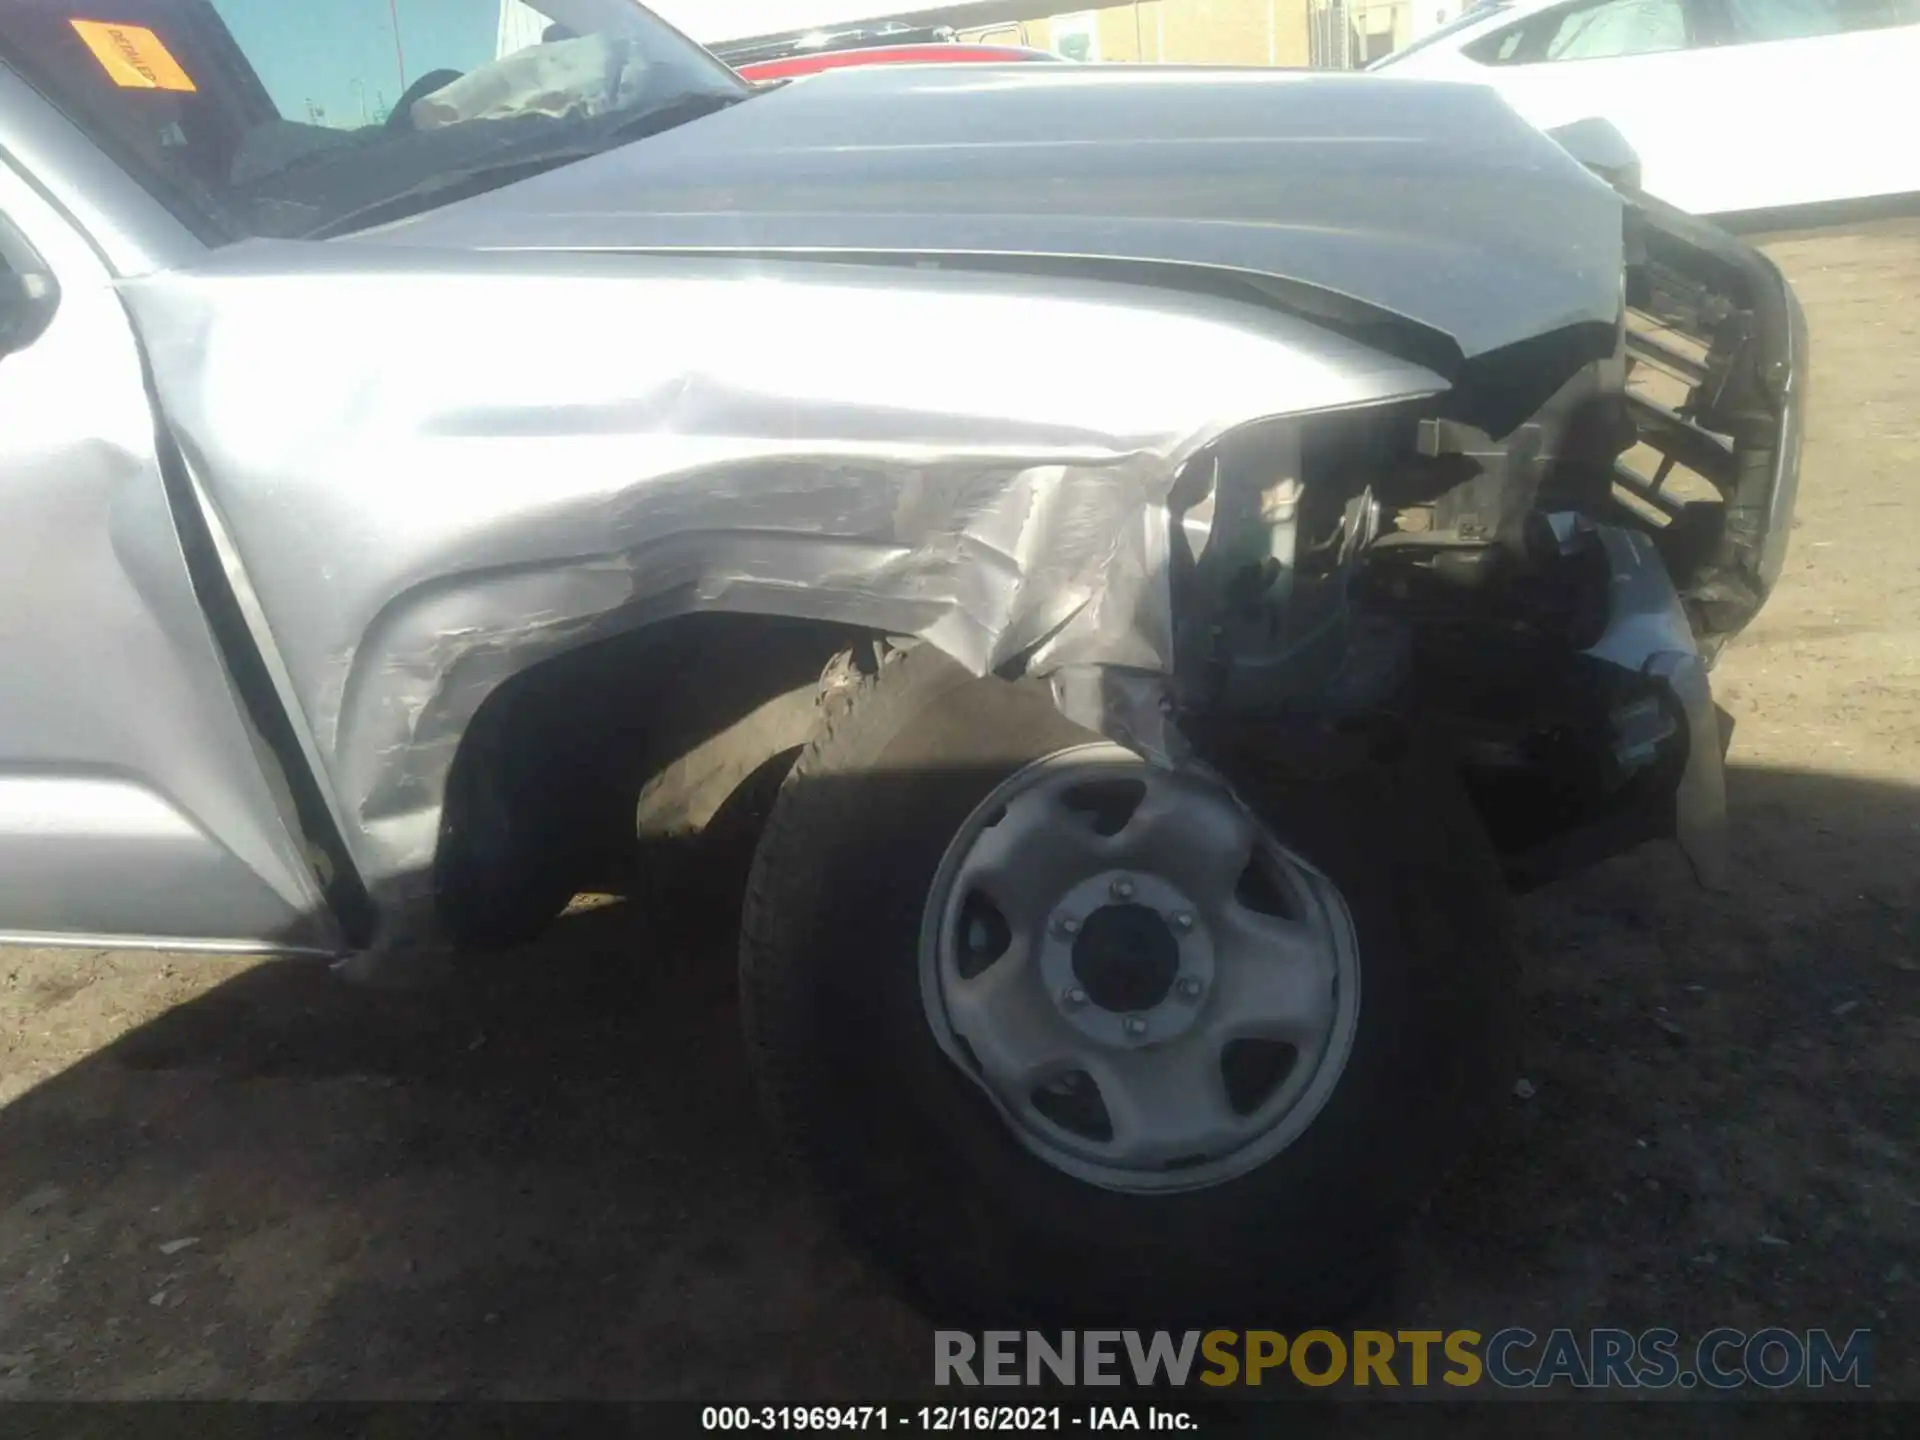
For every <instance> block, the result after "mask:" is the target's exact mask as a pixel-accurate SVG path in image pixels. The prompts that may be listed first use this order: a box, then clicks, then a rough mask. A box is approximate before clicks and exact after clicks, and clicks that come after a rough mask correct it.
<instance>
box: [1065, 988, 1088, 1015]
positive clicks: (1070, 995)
mask: <svg viewBox="0 0 1920 1440" xmlns="http://www.w3.org/2000/svg"><path fill="white" fill-rule="evenodd" d="M1060 999H1061V1001H1062V1002H1063V1003H1064V1004H1065V1005H1066V1006H1067V1008H1068V1009H1070V1010H1078V1009H1079V1008H1080V1007H1081V1006H1082V1005H1084V1004H1086V1003H1087V992H1086V991H1084V990H1082V989H1081V988H1080V987H1079V986H1078V985H1071V986H1069V987H1068V988H1067V989H1065V990H1063V991H1061V992H1060Z"/></svg>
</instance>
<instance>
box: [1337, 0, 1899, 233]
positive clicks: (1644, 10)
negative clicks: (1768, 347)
mask: <svg viewBox="0 0 1920 1440" xmlns="http://www.w3.org/2000/svg"><path fill="white" fill-rule="evenodd" d="M1368 68H1369V69H1372V70H1375V71H1378V72H1380V73H1382V74H1387V75H1395V76H1407V77H1409V78H1421V79H1448V80H1470V81H1474V82H1477V83H1480V84H1485V85H1491V86H1492V87H1494V88H1495V89H1496V90H1498V91H1499V92H1500V93H1501V94H1502V95H1504V96H1505V97H1506V98H1507V100H1508V102H1509V103H1510V104H1512V106H1513V107H1514V108H1515V109H1516V110H1518V111H1519V112H1520V113H1521V114H1522V115H1524V116H1526V118H1527V119H1529V120H1531V121H1533V122H1534V124H1536V125H1538V126H1540V127H1541V128H1543V129H1548V128H1552V127H1553V126H1557V125H1564V124H1567V123H1569V122H1571V121H1575V120H1580V119H1584V118H1586V117H1588V116H1600V117H1603V118H1605V119H1607V120H1609V121H1611V122H1612V123H1613V124H1614V125H1615V126H1616V127H1617V128H1618V129H1619V130H1620V132H1621V133H1622V134H1623V135H1625V136H1626V138H1627V139H1628V140H1629V141H1630V142H1631V143H1632V144H1633V146H1634V148H1635V150H1637V151H1638V152H1639V155H1640V159H1641V165H1642V181H1643V184H1644V186H1645V188H1646V190H1647V192H1648V193H1649V194H1652V195H1655V196H1658V197H1659V198H1660V199H1663V200H1665V201H1667V202H1668V203H1669V204H1673V205H1677V206H1679V207H1680V208H1681V209H1683V210H1690V211H1692V212H1694V213H1695V214H1701V215H1723V214H1727V213H1729V212H1737V211H1746V210H1761V209H1766V210H1773V209H1780V208H1785V207H1790V206H1800V205H1810V204H1821V203H1824V202H1833V201H1846V200H1860V199H1867V198H1878V197H1883V196H1894V195H1906V194H1910V193H1913V192H1920V146H1916V144H1915V136H1916V133H1920V0H1515V3H1503V0H1490V3H1485V4H1482V5H1480V6H1477V7H1476V8H1474V9H1473V10H1470V11H1468V12H1467V13H1466V14H1465V15H1463V16H1461V17H1460V18H1459V19H1458V20H1456V21H1454V22H1453V23H1452V24H1450V25H1447V26H1444V27H1442V28H1441V29H1440V30H1437V31H1435V32H1433V33H1432V34H1430V35H1428V36H1426V37H1425V38H1423V39H1422V40H1420V41H1418V42H1416V43H1415V44H1413V45H1411V46H1409V47H1408V48H1406V49H1405V50H1402V51H1400V52H1398V53H1397V54H1394V55H1390V56H1387V57H1386V58H1385V59H1383V60H1380V61H1378V62H1376V63H1375V64H1374V65H1372V66H1370V67H1368Z"/></svg>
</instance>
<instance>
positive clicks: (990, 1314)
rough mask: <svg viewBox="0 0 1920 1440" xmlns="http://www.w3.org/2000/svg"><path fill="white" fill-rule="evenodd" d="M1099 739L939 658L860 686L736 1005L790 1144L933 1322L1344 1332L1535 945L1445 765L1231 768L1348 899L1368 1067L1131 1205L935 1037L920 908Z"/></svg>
mask: <svg viewBox="0 0 1920 1440" xmlns="http://www.w3.org/2000/svg"><path fill="white" fill-rule="evenodd" d="M1090 738H1097V737H1091V736H1089V735H1088V734H1087V733H1086V732H1085V731H1082V730H1080V729H1078V728H1077V727H1075V726H1073V725H1071V724H1070V723H1068V722H1067V721H1066V720H1065V719H1064V718H1063V717H1062V716H1061V715H1060V714H1059V713H1058V712H1057V711H1056V710H1055V709H1054V707H1053V705H1052V704H1051V703H1050V701H1049V699H1048V697H1047V694H1046V692H1045V690H1044V689H1042V688H1040V687H1038V686H1030V685H1023V684H1009V683H1007V682H1003V681H999V680H991V679H989V680H980V679H975V678H973V677H971V676H969V675H967V674H966V673H965V672H964V671H962V670H961V669H959V668H958V667H957V666H955V665H954V664H953V663H952V662H951V661H949V660H947V659H946V658H945V657H943V656H941V655H940V654H938V653H937V652H934V651H932V650H931V649H929V648H926V647H922V648H920V649H916V650H913V651H910V652H908V653H907V654H905V655H904V656H901V657H899V658H898V659H897V660H895V661H894V662H893V663H891V664H889V665H888V666H887V667H886V668H885V669H883V670H882V671H881V673H880V674H879V675H878V676H875V677H873V678H871V679H869V680H867V681H866V682H865V683H864V684H863V685H862V686H861V687H860V688H859V689H858V690H857V691H855V692H853V694H852V696H851V697H850V700H849V703H848V704H847V705H845V706H844V707H843V708H842V709H841V711H840V713H839V714H838V715H837V716H836V717H835V718H834V719H833V720H832V721H831V722H830V723H829V724H828V726H827V727H826V728H825V729H824V730H823V733H821V734H820V735H819V737H818V738H817V739H816V740H815V742H814V743H813V744H812V745H811V746H810V747H809V748H808V750H807V751H806V752H805V753H804V754H803V756H802V757H801V760H800V762H799V764H798V765H797V766H796V767H795V768H794V770H793V772H792V773H791V774H790V775H789V777H788V779H787V781H786V784H785V786H784V788H783V789H782V791H781V794H780V796H779V799H778V800H777V802H776V803H775V805H774V808H773V813H772V815H771V817H770V819H769V822H768V825H767V828H766V831H765V833H764V835H763V836H762V838H761V841H760V845H759V848H758V851H757V853H756V856H755V859H754V864H753V869H752V872H751V876H750V878H749V882H748V891H747V902H746V906H745V912H744V925H743V938H742V946H741V1007H742V1018H743V1023H744V1026H745V1030H746V1035H747V1041H748V1051H749V1058H750V1063H751V1065H752V1068H753V1070H754V1072H755V1078H756V1082H757V1084H758V1086H759V1089H760V1091H761V1095H762V1098H763V1100H764V1102H765V1104H766V1106H767V1108H768V1110H769V1111H770V1113H771V1115H772V1117H773V1120H774V1123H775V1125H776V1128H777V1129H778V1131H779V1132H780V1134H781V1135H782V1137H783V1138H784V1139H785V1140H786V1141H787V1142H788V1143H789V1144H790V1146H791V1148H792V1149H793V1150H794V1151H795V1152H796V1153H797V1155H798V1157H799V1158H800V1160H801V1161H802V1162H803V1164H804V1165H805V1167H806V1168H807V1169H808V1170H809V1171H811V1172H812V1174H813V1176H814V1177H815V1178H816V1179H817V1181H818V1183H819V1184H820V1185H821V1186H822V1187H823V1188H824V1190H825V1192H826V1194H827V1195H828V1197H829V1198H830V1200H831V1202H832V1203H833V1205H834V1207H835V1209H836V1210H837V1212H838V1214H839V1216H840V1218H841V1220H842V1221H843V1222H844V1225H845V1228H846V1230H847V1231H848V1233H849V1234H850V1235H851V1236H852V1237H853V1238H854V1239H855V1240H856V1241H857V1242H858V1243H859V1244H861V1245H862V1246H864V1247H865V1248H866V1249H867V1250H868V1251H869V1252H870V1253H871V1254H872V1255H873V1256H874V1257H876V1258H877V1259H878V1260H879V1261H880V1262H881V1263H882V1264H883V1265H884V1266H885V1267H886V1268H888V1269H889V1270H890V1271H892V1272H893V1273H894V1274H896V1275H897V1276H898V1277H899V1278H900V1279H901V1280H903V1281H904V1282H905V1283H906V1284H907V1286H908V1287H909V1289H910V1291H911V1292H913V1293H914V1294H915V1295H916V1297H917V1298H918V1299H919V1300H920V1301H921V1302H922V1303H923V1304H924V1305H926V1306H927V1307H928V1308H929V1309H931V1310H932V1311H933V1312H934V1313H935V1314H936V1315H937V1316H940V1317H942V1318H947V1319H951V1320H955V1321H961V1322H966V1323H982V1324H985V1323H999V1324H1005V1323H1008V1321H1009V1320H1010V1319H1011V1318H1012V1317H1014V1316H1021V1317H1026V1318H1033V1319H1049V1320H1057V1321H1060V1322H1062V1323H1066V1322H1081V1323H1086V1322H1093V1321H1120V1320H1134V1321H1138V1322H1140V1323H1150V1324H1152V1325H1155V1326H1158V1325H1165V1324H1170V1323H1175V1322H1176V1321H1187V1320H1192V1321H1198V1322H1203V1323H1213V1324H1234V1323H1236V1322H1240V1321H1249V1320H1255V1319H1258V1320H1260V1321H1261V1322H1263V1323H1271V1322H1272V1321H1273V1320H1274V1319H1275V1318H1276V1317H1280V1316H1287V1317H1297V1318H1303V1319H1308V1320H1312V1321H1315V1322H1318V1323H1326V1321H1327V1320H1328V1318H1329V1317H1330V1316H1332V1315H1335V1314H1337V1313H1339V1312H1340V1311H1342V1310H1345V1309H1348V1308H1350V1307H1351V1306H1352V1305H1353V1304H1354V1303H1356V1302H1357V1301H1358V1300H1359V1299H1360V1298H1362V1297H1363V1295H1364V1294H1365V1292H1366V1291H1367V1290H1368V1289H1369V1288H1370V1287H1371V1285H1372V1284H1373V1282H1374V1281H1375V1280H1376V1279H1377V1278H1378V1277H1379V1275H1380V1274H1381V1272H1382V1269H1383V1266H1384V1265H1385V1264H1386V1262H1387V1261H1388V1259H1389V1258H1390V1256H1391V1253H1392V1250H1393V1242H1394V1241H1395V1239H1396V1237H1397V1235H1398V1233H1399V1231H1400V1230H1401V1229H1402V1227H1403V1225H1404V1223H1405V1221H1406V1220H1407V1219H1408V1218H1409V1216H1410V1214H1411V1211H1412V1209H1413V1208H1414V1206H1415V1205H1417V1203H1418V1202H1419V1200H1420V1199H1421V1198H1422V1197H1423V1195H1424V1194H1425V1192H1426V1191H1427V1190H1428V1188H1429V1187H1430V1185H1431V1183H1432V1181H1433V1180H1435V1179H1436V1178H1437V1177H1438V1175H1439V1173H1440V1172H1441V1170H1442V1168H1443V1167H1444V1165H1445V1164H1446V1162H1448V1161H1450V1160H1452V1159H1454V1158H1457V1157H1458V1156H1459V1155H1460V1154H1461V1153H1462V1151H1463V1150H1464V1148H1465V1141H1466V1140H1467V1138H1468V1137H1469V1136H1470V1135H1471V1134H1472V1133H1473V1131H1474V1129H1475V1122H1477V1121H1479V1120H1481V1119H1483V1118H1485V1117H1486V1116H1487V1114H1488V1113H1489V1112H1490V1111H1492V1110H1493V1108H1494V1107H1495V1106H1497V1105H1498V1104H1499V1103H1500V1101H1501V1099H1502V1097H1503V1096H1504V1094H1505V1093H1506V1087H1508V1086H1509V1085H1511V1083H1512V1077H1513V1074H1514V1070H1513V1056H1514V1050H1513V1034H1514V1024H1513V1020H1514V1011H1515V1003H1514V1002H1515V990H1516V983H1515V981H1516V967H1515V960H1514V956H1515V951H1514V947H1513V944H1512V941H1511V939H1510V934H1509V927H1508V924H1507V907H1506V895H1505V891H1504V889H1503V888H1502V885H1501V882H1500V872H1499V866H1498V863H1497V861H1496V860H1495V858H1494V856H1493V854H1492V852H1491V849H1490V847H1489V845H1488V843H1487V842H1486V840H1485V838H1484V836H1483V835H1482V834H1481V831H1480V828H1479V825H1478V822H1477V820H1476V818H1475V816H1474V815H1473V813H1472V811H1471V810H1470V808H1469V807H1468V805H1467V803H1466V801H1465V799H1464V797H1463V796H1462V794H1461V793H1460V791H1459V789H1458V787H1457V785H1456V784H1455V783H1454V782H1453V781H1452V779H1451V777H1450V776H1449V775H1448V774H1446V773H1445V770H1444V768H1443V767H1439V766H1436V765H1434V764H1432V763H1430V762H1429V761H1428V760H1426V759H1424V758H1423V757H1422V756H1421V754H1420V752H1419V751H1418V749H1417V748H1415V747H1411V746H1403V747H1401V749H1400V753H1399V754H1397V755H1394V756H1390V757H1381V756H1378V755H1368V756H1365V757H1363V758H1361V759H1359V760H1357V761H1350V762H1339V763H1335V762H1332V761H1330V760H1329V759H1328V757H1327V756H1325V755H1317V756H1313V757H1310V758H1309V760H1308V763H1305V764H1294V765H1289V764H1283V763H1277V762H1275V761H1274V760H1272V759H1271V758H1270V756H1271V753H1272V752H1273V751H1275V750H1276V749H1277V748H1279V747H1276V746H1274V745H1273V744H1271V743H1267V744H1265V745H1264V746H1262V747H1260V748H1259V749H1257V750H1255V751H1253V752H1251V753H1247V754H1238V755H1235V754H1232V753H1229V752H1222V753H1221V754H1220V755H1219V756H1218V757H1217V758H1218V759H1219V760H1220V761H1221V762H1222V763H1224V764H1225V765H1230V766H1231V767H1232V768H1231V769H1229V770H1228V771H1227V773H1229V774H1231V775H1233V777H1234V779H1235V783H1236V785H1238V786H1239V787H1240V789H1241V793H1242V795H1243V797H1244V798H1246V799H1247V800H1248V801H1249V803H1251V804H1253V805H1254V806H1255V808H1256V809H1258V810H1259V811H1260V812H1261V813H1262V814H1263V816H1264V817H1265V819H1266V820H1267V823H1268V824H1269V826H1270V827H1271V828H1272V830H1273V831H1274V833H1275V835H1276V836H1277V837H1278V838H1279V839H1281V840H1282V841H1283V843H1285V844H1287V845H1288V846H1289V847H1290V848H1292V849H1293V850H1295V851H1296V852H1297V853H1299V854H1300V855H1302V856H1304V857H1305V858H1306V859H1308V860H1310V861H1311V862H1312V863H1313V864H1314V865H1316V866H1317V867H1319V868H1320V869H1321V870H1322V871H1323V872H1324V873H1325V874H1327V875H1328V876H1329V877H1330V878H1331V879H1332V880H1333V881H1334V882H1335V883H1336V884H1337V885H1338V886H1339V887H1340V889H1341V891H1342V894H1343V895H1344V897H1345V899H1346V901H1347V904H1348V907H1349V909H1350V911H1351V912H1352V915H1353V919H1354V924H1355V931H1356V934H1357V937H1358V940H1359V953H1360V966H1361V997H1362V998H1361V1003H1360V1017H1359V1022H1358V1028H1357V1031H1356V1033H1355V1037H1354V1046H1353V1050H1352V1052H1351V1056H1350V1058H1349V1061H1348V1063H1347V1066H1346V1069H1345V1071H1344V1073H1343V1075H1342V1076H1341V1079H1340V1081H1339V1084H1338V1086H1337V1087H1336V1089H1335V1090H1334V1092H1333V1094H1332V1095H1331V1097H1330V1098H1329V1099H1328V1101H1327V1103H1326V1106H1325V1108H1324V1109H1323V1110H1322V1111H1321V1112H1320V1114H1319V1115H1318V1117H1317V1118H1316V1119H1315V1120H1314V1121H1313V1123H1312V1124H1311V1125H1310V1126H1309V1127H1308V1129H1307V1130H1306V1131H1305V1133H1304V1134H1302V1135H1301V1136H1300V1138H1299V1139H1298V1140H1296V1141H1295V1142H1294V1143H1293V1145H1292V1146H1290V1147H1289V1148H1288V1149H1286V1150H1285V1151H1283V1152H1281V1153H1280V1154H1278V1155H1277V1156H1275V1157H1274V1158H1273V1159H1271V1160H1269V1161H1267V1162H1266V1163H1265V1164H1264V1165H1262V1166H1261V1167H1259V1168H1258V1169H1256V1170H1253V1171H1251V1172H1250V1173H1248V1174H1245V1175H1243V1176H1241V1177H1240V1178H1238V1179H1234V1180H1230V1181H1227V1182H1225V1183H1223V1184H1220V1185H1218V1186H1215V1187H1212V1188H1209V1189H1204V1190H1195V1191H1186V1192H1179V1193H1169V1194H1135V1193H1120V1192H1116V1191H1111V1190H1106V1189H1103V1188H1099V1187H1096V1186H1093V1185H1090V1184H1087V1183H1084V1182H1082V1181H1079V1180H1076V1179H1073V1178H1070V1177H1069V1176H1067V1175H1065V1174H1064V1173H1062V1172H1060V1171H1057V1170H1055V1169H1054V1168H1052V1167H1051V1166H1049V1165H1048V1164H1046V1163H1045V1162H1044V1161H1042V1160H1041V1159H1039V1158H1038V1157H1036V1156H1035V1155H1034V1154H1032V1153H1031V1152H1030V1151H1029V1150H1027V1149H1026V1148H1025V1147H1024V1146H1023V1145H1022V1144H1021V1143H1020V1142H1019V1140H1018V1139H1017V1138H1016V1137H1015V1136H1014V1135H1013V1134H1012V1133H1011V1131H1010V1130H1009V1129H1008V1128H1007V1126H1006V1125H1005V1123H1004V1122H1003V1121H1002V1119H1001V1117H1000V1116H999V1114H998V1112H997V1111H996V1110H995V1109H994V1108H993V1106H992V1104H991V1102H990V1101H989V1100H988V1099H987V1098H986V1097H985V1095H984V1094H983V1093H982V1092H981V1091H980V1089H979V1088H978V1087H977V1086H976V1085H974V1084H973V1083H972V1082H971V1081H970V1080H969V1079H968V1078H967V1077H965V1076H964V1075H962V1074H961V1073H960V1072H959V1071H958V1070H957V1069H956V1068H955V1066H954V1065H953V1064H952V1063H951V1062H950V1061H949V1060H948V1058H947V1057H946V1055H945V1053H944V1052H943V1051H942V1050H941V1049H940V1048H939V1046H938V1044H937V1042H936V1041H935V1039H934V1037H933V1034H932V1031H931V1028H930V1027H929V1025H928V1022H927V1020H926V1017H925V1012H924V1008H923V1003H922V999H921V994H920V985H919V977H918V966H917V963H916V953H917V944H918V935H919V929H920V925H921V912H922V908H923V905H924V901H925V897H926V895H927V893H928V890H929V888H930V885H931V882H932V878H933V875H934V872H935V869H936V867H937V866H938V863H939V861H940V858H941V856H942V853H943V851H944V850H945V848H946V846H947V845H948V843H949V840H950V838H951V837H952V836H953V835H954V834H955V833H956V832H957V831H958V829H959V827H960V826H961V824H962V823H963V822H964V820H965V819H966V817H967V816H968V815H969V814H970V813H971V811H972V810H973V809H974V807H975V806H976V805H978V804H979V803H980V801H981V800H982V799H983V798H984V796H985V795H986V794H987V792H988V791H989V790H991V789H992V787H993V786H995V785H996V784H998V783H999V782H1000V781H1002V780H1003V779H1004V778H1005V777H1006V776H1008V775H1010V774H1011V773H1013V772H1014V771H1015V770H1017V769H1018V768H1020V767H1021V766H1022V765H1024V764H1026V763H1028V762H1030V761H1032V760H1034V759H1037V758H1039V757H1040V756H1043V755H1046V754H1050V753H1052V752H1053V751H1055V750H1058V749H1061V748H1063V747H1064V746H1067V745H1073V744H1078V743H1083V742H1085V741H1086V740H1088V739H1090Z"/></svg>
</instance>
